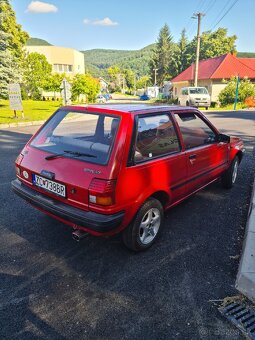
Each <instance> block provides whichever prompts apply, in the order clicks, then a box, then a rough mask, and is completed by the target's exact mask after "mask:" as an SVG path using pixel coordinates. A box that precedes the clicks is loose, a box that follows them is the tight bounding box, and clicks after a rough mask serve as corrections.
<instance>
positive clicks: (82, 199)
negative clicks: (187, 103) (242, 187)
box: [12, 105, 244, 251]
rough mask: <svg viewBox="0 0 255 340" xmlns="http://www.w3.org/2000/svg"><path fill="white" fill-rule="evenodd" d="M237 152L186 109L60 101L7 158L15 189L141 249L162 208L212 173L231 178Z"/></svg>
mask: <svg viewBox="0 0 255 340" xmlns="http://www.w3.org/2000/svg"><path fill="white" fill-rule="evenodd" d="M243 152H244V146H243V142H242V141H241V140H240V138H238V137H229V136H227V135H223V134H221V133H219V131H218V130H217V129H216V128H215V127H214V126H213V125H212V124H211V123H210V122H209V121H208V120H207V119H206V118H205V116H203V114H202V113H201V112H199V111H198V110H196V109H194V108H183V107H177V106H176V107H174V106H146V105H98V106H93V105H91V106H86V107H81V106H67V107H63V108H61V109H59V110H58V111H57V112H56V113H54V114H53V115H52V117H51V118H50V119H49V120H48V121H47V122H46V123H45V124H44V125H43V126H42V127H41V128H40V129H39V131H38V132H37V133H36V134H35V135H34V136H33V137H32V138H31V139H30V141H29V142H28V143H27V145H26V146H25V147H24V149H23V150H22V152H21V153H20V155H19V156H18V158H17V160H16V173H17V179H16V180H14V181H13V182H12V188H13V190H14V192H15V193H16V194H18V195H19V196H21V197H22V198H24V199H25V200H27V201H28V202H30V203H31V204H32V205H33V206H34V207H36V208H38V209H40V210H42V211H43V212H45V213H47V214H49V215H50V216H52V217H55V218H57V219H59V220H60V221H62V222H64V223H66V224H68V225H70V226H71V227H72V228H73V229H74V232H73V237H74V238H75V239H77V240H79V239H81V238H82V236H83V235H84V234H85V233H86V232H89V233H91V234H93V235H97V236H110V235H113V234H116V233H118V232H122V236H123V241H124V243H125V245H126V246H127V247H128V248H130V249H132V250H134V251H139V250H144V249H146V248H148V247H150V246H151V245H152V243H153V242H154V241H155V239H156V238H157V236H158V235H159V232H160V229H161V227H162V224H163V216H164V211H165V210H166V209H168V208H170V207H173V206H174V205H176V204H178V203H180V202H181V201H183V200H184V199H185V198H187V197H189V196H190V195H192V194H194V193H195V192H196V191H198V190H200V189H202V188H204V187H205V186H206V185H208V184H209V183H212V182H213V181H215V180H217V179H219V178H221V180H222V184H223V186H224V187H226V188H231V187H232V185H233V184H234V183H235V181H236V176H237V171H238V166H239V164H240V162H241V160H242V157H243Z"/></svg>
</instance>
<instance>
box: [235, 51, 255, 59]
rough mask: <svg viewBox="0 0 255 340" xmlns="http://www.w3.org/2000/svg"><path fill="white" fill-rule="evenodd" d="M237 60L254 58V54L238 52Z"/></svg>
mask: <svg viewBox="0 0 255 340" xmlns="http://www.w3.org/2000/svg"><path fill="white" fill-rule="evenodd" d="M237 57H238V58H255V53H253V52H238V53H237Z"/></svg>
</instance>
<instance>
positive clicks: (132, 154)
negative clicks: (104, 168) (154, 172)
mask: <svg viewBox="0 0 255 340" xmlns="http://www.w3.org/2000/svg"><path fill="white" fill-rule="evenodd" d="M160 115H167V116H168V117H169V120H170V121H171V122H172V124H173V127H174V131H175V133H176V137H177V140H178V144H179V150H178V151H172V152H167V153H164V154H162V155H158V156H154V157H150V158H147V159H143V160H140V161H135V147H136V138H137V132H138V120H139V118H146V117H152V116H160ZM176 125H177V123H176V121H175V120H174V118H173V117H172V112H171V110H170V109H169V110H167V111H158V112H153V113H141V114H137V115H135V117H134V124H133V131H132V137H131V143H130V149H129V153H128V161H127V166H128V167H130V166H135V165H139V164H143V163H147V162H150V161H153V160H155V159H159V158H163V157H169V156H172V155H175V154H179V153H181V152H182V144H181V141H180V136H179V133H178V130H177V126H176Z"/></svg>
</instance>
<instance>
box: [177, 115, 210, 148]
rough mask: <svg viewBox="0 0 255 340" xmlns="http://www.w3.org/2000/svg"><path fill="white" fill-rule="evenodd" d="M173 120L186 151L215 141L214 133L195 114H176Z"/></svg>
mask: <svg viewBox="0 0 255 340" xmlns="http://www.w3.org/2000/svg"><path fill="white" fill-rule="evenodd" d="M175 118H176V120H177V123H178V125H179V127H180V130H181V133H182V137H183V140H184V144H185V148H186V149H191V148H195V147H197V146H201V145H206V144H210V143H213V142H214V141H215V133H214V131H213V130H212V129H211V128H210V127H209V126H208V125H207V124H206V123H205V122H204V121H203V120H202V119H201V118H200V117H198V116H197V115H196V114H195V113H192V112H191V113H189V112H186V113H178V114H175Z"/></svg>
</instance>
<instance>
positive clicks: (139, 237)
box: [122, 198, 164, 252]
mask: <svg viewBox="0 0 255 340" xmlns="http://www.w3.org/2000/svg"><path fill="white" fill-rule="evenodd" d="M163 218H164V213H163V207H162V204H161V203H160V202H159V201H158V200H156V199H155V198H149V199H148V200H147V201H146V202H145V203H144V204H143V205H142V206H141V208H140V210H139V211H138V213H137V215H136V217H135V219H134V220H133V222H132V223H131V224H130V225H129V226H128V227H127V228H126V229H125V230H124V231H123V232H122V239H123V242H124V244H125V246H126V247H127V248H129V249H131V250H133V251H136V252H138V251H141V250H145V249H148V248H149V247H150V246H151V245H152V244H153V243H154V242H155V240H156V239H157V237H158V235H159V232H160V230H161V227H162V222H163Z"/></svg>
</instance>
